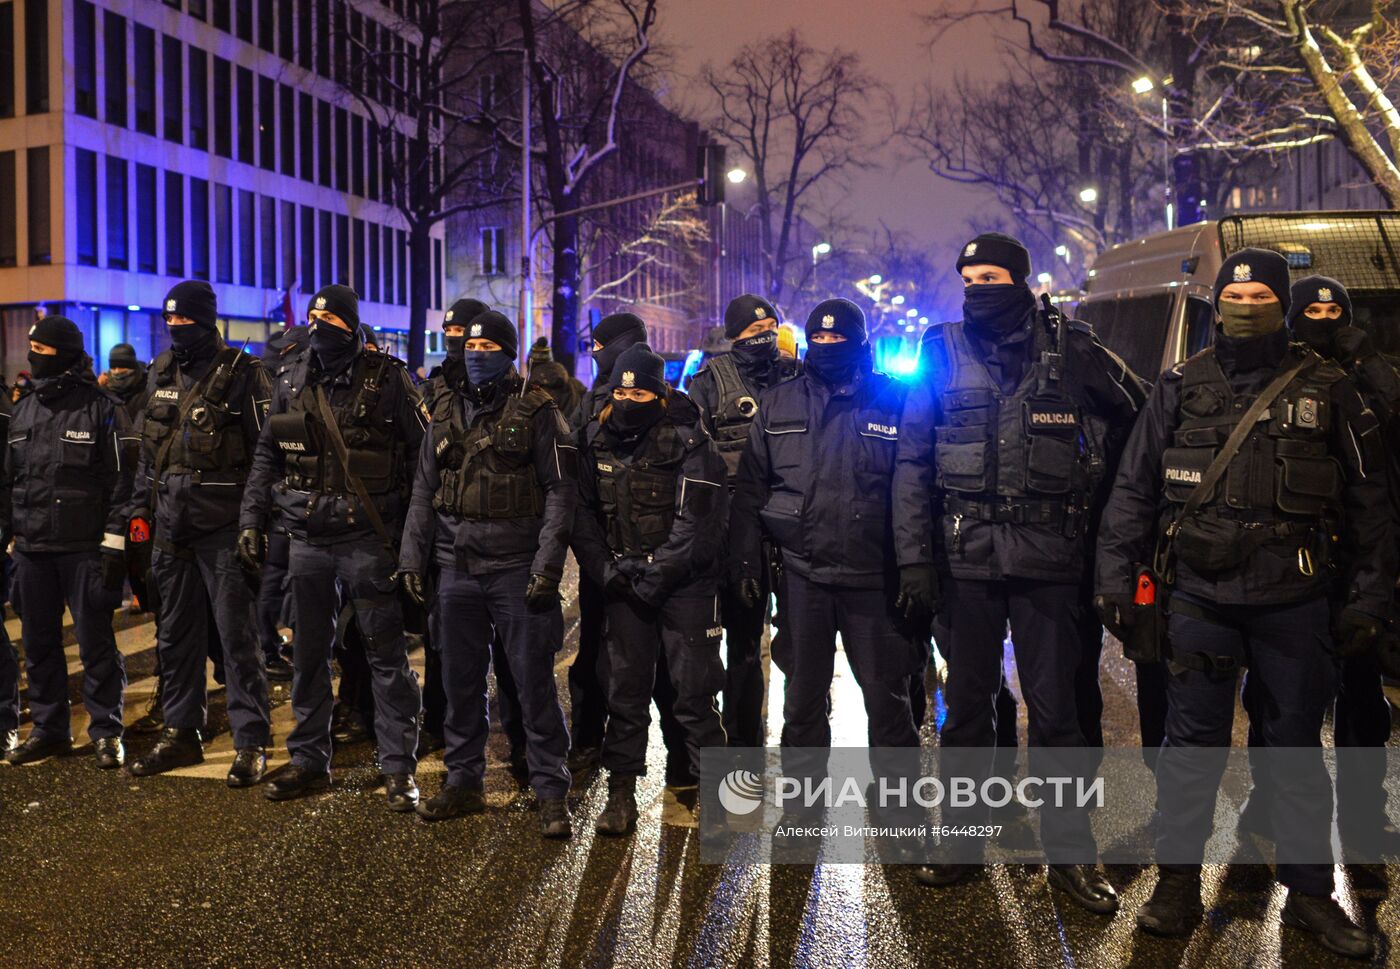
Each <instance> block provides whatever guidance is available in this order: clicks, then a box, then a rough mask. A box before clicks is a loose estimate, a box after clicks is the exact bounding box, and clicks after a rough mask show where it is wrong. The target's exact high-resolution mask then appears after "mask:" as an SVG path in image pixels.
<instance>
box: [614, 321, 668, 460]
mask: <svg viewBox="0 0 1400 969" xmlns="http://www.w3.org/2000/svg"><path fill="white" fill-rule="evenodd" d="M618 388H622V389H632V388H637V389H640V390H649V391H651V392H652V393H653V394H655V395H656V399H655V400H648V401H637V400H617V399H614V400H612V402H611V404H612V411H611V413H609V415H608V420H607V423H606V424H605V425H604V427H606V428H607V429H608V431H609V433H610V434H611V435H612V436H613V437H615V438H617V439H618V440H621V441H636V440H639V439H640V438H641V437H642V436H643V435H644V434H646V432H647V431H649V430H651V428H652V426H653V425H655V424H656V422H657V421H659V420H661V418H662V417H663V416H664V415H665V413H666V407H665V404H664V403H663V402H662V401H663V400H664V399H665V397H666V395H667V392H668V390H669V388H668V387H667V385H666V361H665V360H663V359H661V357H660V356H658V355H657V354H655V353H653V352H652V350H651V347H649V346H647V345H646V344H645V343H634V344H632V345H631V346H630V347H628V348H627V349H626V350H624V351H623V352H622V353H621V354H619V355H618V358H617V362H616V366H614V367H613V374H612V376H611V377H609V378H608V391H609V392H612V391H613V390H617V389H618Z"/></svg>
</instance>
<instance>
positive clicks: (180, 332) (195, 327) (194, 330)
mask: <svg viewBox="0 0 1400 969" xmlns="http://www.w3.org/2000/svg"><path fill="white" fill-rule="evenodd" d="M166 331H167V332H168V333H169V334H170V352H171V353H173V354H175V360H176V361H177V362H179V363H187V362H189V361H190V360H193V359H194V358H195V357H197V356H198V355H199V352H200V350H202V349H204V347H206V346H209V345H211V344H212V343H213V340H214V331H213V330H211V329H209V328H208V327H203V326H200V325H199V324H198V323H187V324H185V325H184V326H170V327H166Z"/></svg>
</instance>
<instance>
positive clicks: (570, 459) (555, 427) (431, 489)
mask: <svg viewBox="0 0 1400 969" xmlns="http://www.w3.org/2000/svg"><path fill="white" fill-rule="evenodd" d="M520 385H521V379H520V377H519V375H518V374H516V373H515V371H514V369H513V368H512V370H511V373H510V374H509V376H508V377H506V378H504V379H503V380H502V386H501V387H500V388H498V391H497V393H496V394H495V395H494V396H493V397H492V398H491V399H490V400H489V401H487V402H485V403H477V402H475V401H474V400H472V399H471V398H470V397H468V396H467V395H466V394H463V393H460V392H458V391H456V390H452V389H449V388H446V387H443V389H441V390H439V392H438V396H437V397H436V398H434V400H433V402H432V404H431V405H430V407H429V412H430V413H434V414H441V413H443V409H444V408H445V407H449V406H450V407H452V408H454V409H456V411H457V412H458V413H460V414H461V415H462V424H463V426H464V427H466V428H472V427H475V426H477V425H479V424H480V423H482V422H483V421H486V420H489V419H490V418H491V416H492V415H493V414H498V413H500V411H501V409H502V408H503V407H504V406H505V402H506V399H507V397H508V396H509V395H510V394H515V393H519V391H520ZM431 432H432V425H430V426H429V433H428V434H426V435H425V436H424V437H423V444H422V447H420V448H419V449H418V469H417V473H416V475H415V476H414V481H413V498H412V501H411V502H410V503H409V507H408V517H407V520H406V522H405V524H404V533H403V546H402V549H401V554H400V567H401V568H402V569H403V570H404V571H405V572H417V573H419V574H423V573H425V572H426V571H427V567H428V564H429V562H430V561H431V562H434V563H435V564H437V565H438V566H440V567H443V568H450V569H458V570H462V571H466V572H470V573H472V574H473V575H485V574H488V573H491V572H504V571H508V570H510V569H517V568H522V567H528V568H529V569H530V571H531V572H532V573H538V574H540V575H547V576H549V577H550V578H552V579H555V580H558V579H561V578H563V575H564V558H565V555H566V553H567V552H568V548H569V533H570V532H571V531H572V529H573V524H574V506H575V504H576V502H577V498H578V489H577V488H576V486H575V484H574V468H575V465H576V464H577V463H578V462H577V455H578V450H577V448H576V447H575V444H574V437H573V434H572V433H571V432H570V431H569V428H568V425H566V424H565V423H564V419H563V418H562V417H561V416H560V415H559V411H558V409H557V408H556V407H555V406H554V404H553V403H552V402H550V403H546V404H544V405H543V406H542V407H541V408H540V410H538V411H536V412H535V414H534V419H533V423H532V426H531V449H532V451H533V464H534V469H535V478H536V480H537V481H538V482H539V484H540V487H541V488H542V489H543V491H544V494H545V503H544V513H543V514H542V515H540V516H536V517H529V518H480V519H468V518H459V517H457V516H456V515H453V514H449V513H447V512H444V511H440V510H437V509H435V508H434V507H433V496H434V495H435V494H437V491H438V488H439V487H440V486H441V484H442V475H441V470H440V466H439V463H438V454H437V448H435V447H434V441H435V436H434V435H433V434H432V433H431ZM521 593H522V594H523V593H524V589H521Z"/></svg>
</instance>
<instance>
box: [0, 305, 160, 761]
mask: <svg viewBox="0 0 1400 969" xmlns="http://www.w3.org/2000/svg"><path fill="white" fill-rule="evenodd" d="M29 366H30V372H31V373H32V374H33V375H34V390H33V392H32V393H30V394H28V395H26V396H24V397H22V398H20V401H19V403H18V404H16V405H15V410H14V415H13V416H12V417H11V419H10V433H9V437H8V442H9V446H8V447H7V448H6V450H5V483H6V486H7V487H8V488H12V489H13V503H12V508H11V516H10V519H9V523H8V526H7V527H6V528H5V529H4V532H5V534H6V535H9V534H11V533H13V535H14V539H15V592H16V595H17V596H18V598H19V599H20V600H21V601H22V602H23V604H24V606H23V612H22V613H21V616H20V621H21V636H22V637H23V640H24V662H25V668H26V669H27V671H28V674H29V711H30V716H31V717H32V719H33V721H34V729H33V730H31V731H30V733H29V737H28V738H27V739H26V740H25V741H24V742H23V743H22V744H20V745H19V746H17V747H15V748H13V749H12V750H11V751H10V752H9V753H8V754H7V755H6V757H5V759H6V760H7V761H9V762H10V763H11V764H29V763H33V762H34V761H38V760H42V759H44V758H46V757H50V756H53V755H54V754H60V753H64V752H66V751H67V750H68V749H69V748H70V747H71V746H72V744H73V739H72V735H71V733H70V723H69V708H68V663H67V660H66V659H65V658H64V655H63V608H64V605H65V603H66V604H67V606H68V608H69V609H70V610H71V611H72V613H73V623H74V625H75V627H76V628H77V637H78V656H79V658H80V659H81V661H82V664H83V705H84V706H86V707H87V712H88V717H89V718H90V723H89V725H88V735H89V736H90V737H91V738H92V739H93V746H94V749H95V754H96V759H97V766H98V767H101V768H104V769H112V768H116V767H120V766H121V765H122V763H123V761H124V760H125V757H126V752H125V750H124V748H123V746H122V690H123V689H125V687H126V666H125V663H124V662H123V660H122V655H121V653H120V652H118V651H117V640H116V636H115V635H114V634H113V632H112V611H113V610H114V609H116V608H117V607H118V606H119V605H121V595H122V586H123V583H124V582H125V579H126V562H125V560H124V549H125V545H126V511H127V505H128V502H129V500H130V497H131V476H132V469H131V465H130V462H123V460H122V453H123V451H124V450H126V449H128V448H129V447H130V446H131V445H132V443H134V442H131V441H130V438H131V432H130V423H129V422H128V421H127V418H126V412H125V411H124V410H123V409H122V406H121V404H120V403H119V402H118V401H117V399H116V398H115V397H113V396H111V395H110V394H108V393H107V392H105V391H103V390H102V389H101V388H99V387H98V386H97V378H96V377H95V376H94V375H93V372H92V358H91V357H89V356H88V355H87V354H86V353H84V352H83V335H82V332H81V331H80V330H79V329H78V327H77V324H75V323H74V322H73V321H72V320H70V319H67V318H66V317H62V316H46V317H44V318H43V319H41V320H40V321H39V322H38V323H36V324H34V326H33V327H32V328H31V329H30V331H29Z"/></svg>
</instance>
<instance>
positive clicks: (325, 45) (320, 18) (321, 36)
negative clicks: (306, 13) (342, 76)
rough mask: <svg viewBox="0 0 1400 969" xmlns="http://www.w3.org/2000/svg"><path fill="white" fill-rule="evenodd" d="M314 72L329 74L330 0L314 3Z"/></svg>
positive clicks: (328, 75) (323, 74)
mask: <svg viewBox="0 0 1400 969" xmlns="http://www.w3.org/2000/svg"><path fill="white" fill-rule="evenodd" d="M316 73H317V74H319V75H321V76H322V77H330V76H331V4H330V0H318V2H317V3H316Z"/></svg>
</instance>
